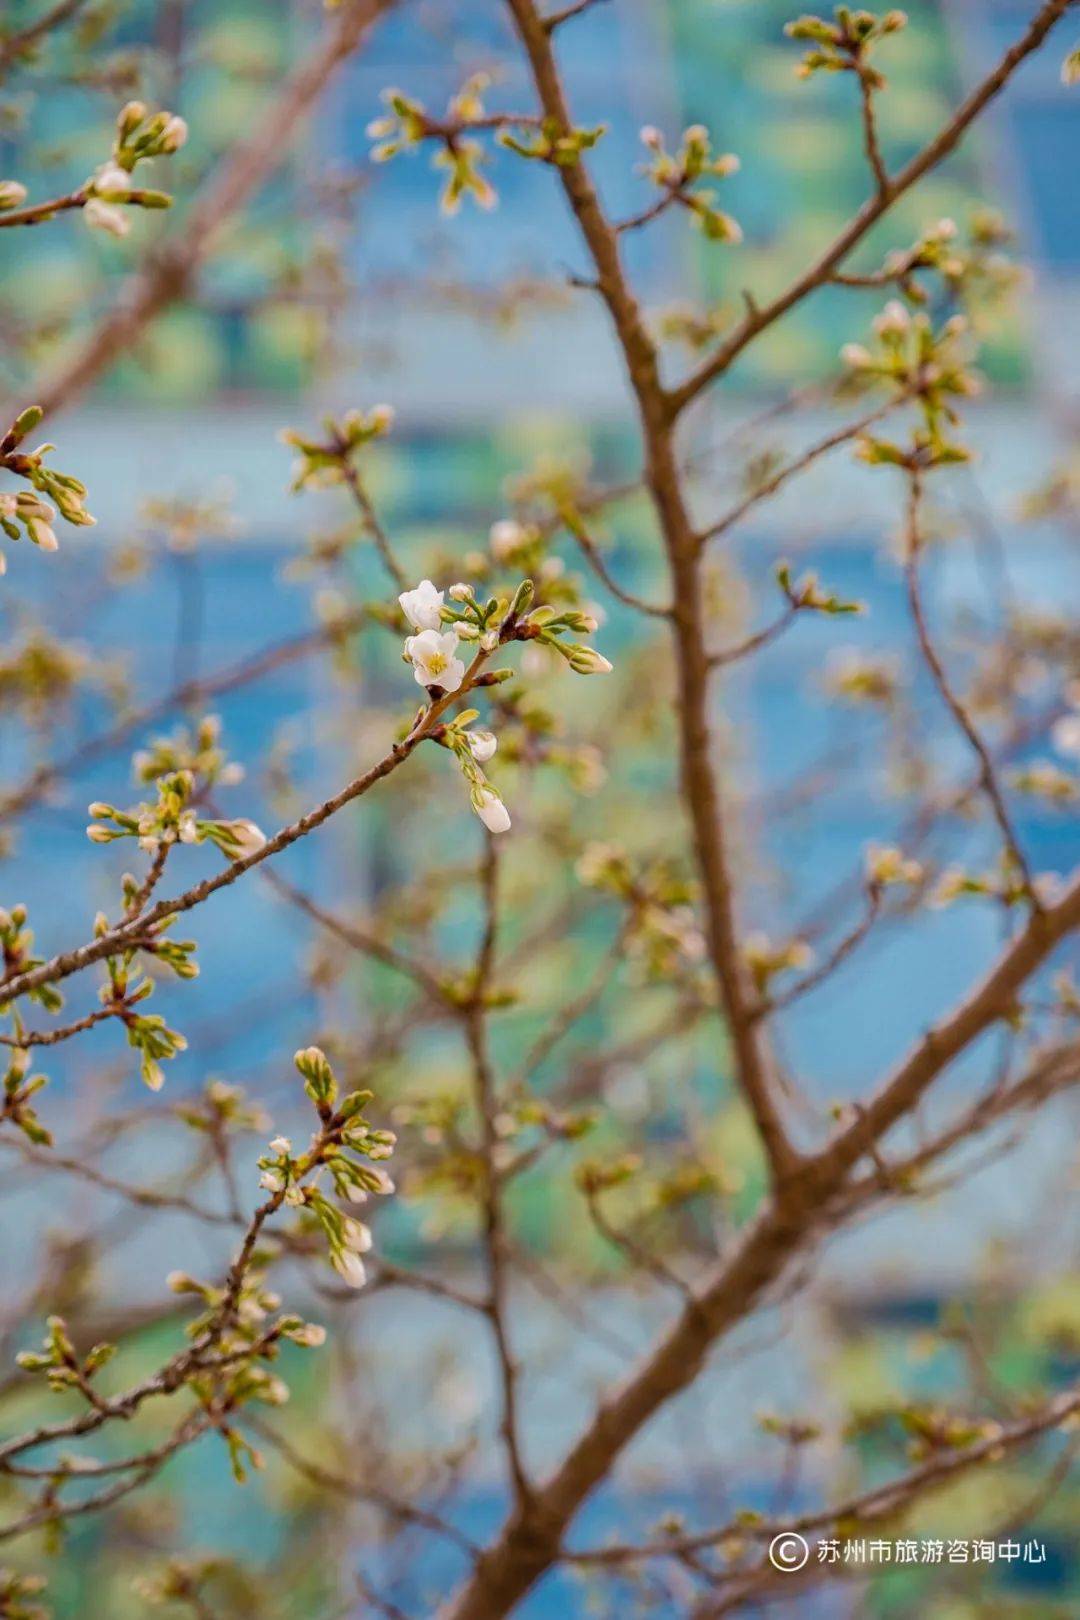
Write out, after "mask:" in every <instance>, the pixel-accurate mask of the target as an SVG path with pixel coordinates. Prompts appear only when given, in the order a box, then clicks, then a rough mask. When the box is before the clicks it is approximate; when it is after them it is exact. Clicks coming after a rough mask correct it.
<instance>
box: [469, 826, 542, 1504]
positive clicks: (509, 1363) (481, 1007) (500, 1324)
mask: <svg viewBox="0 0 1080 1620" xmlns="http://www.w3.org/2000/svg"><path fill="white" fill-rule="evenodd" d="M498 885H499V864H498V855H497V853H496V847H495V840H494V838H493V837H492V835H491V834H490V833H487V832H486V833H485V834H484V858H483V864H482V868H481V892H482V896H483V905H484V928H483V933H482V935H481V939H480V946H479V950H478V952H477V957H476V966H475V970H474V973H473V994H472V998H471V1000H470V1002H469V1004H468V1006H467V1007H466V1008H465V1009H464V1023H465V1038H466V1041H467V1044H468V1048H469V1056H470V1058H471V1060H472V1070H473V1087H474V1092H475V1097H476V1111H477V1114H478V1116H479V1121H480V1137H481V1154H480V1159H481V1165H482V1170H483V1180H482V1199H483V1203H482V1211H483V1223H484V1254H485V1258H486V1262H487V1279H488V1294H487V1315H488V1319H489V1321H490V1323H491V1334H492V1338H493V1340H494V1343H495V1354H496V1359H497V1361H498V1367H499V1378H500V1383H501V1385H502V1417H501V1421H500V1424H499V1432H500V1434H501V1436H502V1440H503V1445H504V1446H505V1449H506V1457H507V1462H508V1463H509V1466H510V1477H511V1480H512V1483H513V1488H514V1499H515V1501H516V1502H517V1503H518V1504H519V1506H521V1505H523V1504H525V1503H527V1502H528V1501H529V1500H531V1497H532V1489H533V1488H532V1483H531V1481H530V1479H529V1477H528V1474H527V1473H526V1471H525V1463H524V1459H523V1457H522V1452H521V1418H520V1412H519V1400H518V1379H519V1368H518V1364H517V1361H516V1359H515V1356H514V1350H513V1346H512V1344H511V1342H510V1333H509V1327H508V1323H507V1280H508V1278H507V1262H508V1260H509V1250H508V1246H507V1237H506V1230H505V1217H504V1211H503V1194H502V1180H501V1178H500V1175H499V1172H498V1152H499V1133H498V1128H497V1124H496V1115H497V1112H498V1098H497V1096H496V1091H495V1075H494V1071H493V1069H492V1064H491V1055H490V1053H489V1050H488V1036H487V1011H486V998H487V995H488V993H489V990H490V987H491V976H492V970H493V968H494V964H495V944H496V939H497V935H498V926H499V887H498Z"/></svg>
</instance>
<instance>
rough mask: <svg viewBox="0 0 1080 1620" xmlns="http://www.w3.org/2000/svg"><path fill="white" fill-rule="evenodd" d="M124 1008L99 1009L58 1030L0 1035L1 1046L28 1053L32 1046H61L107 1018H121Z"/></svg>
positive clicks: (112, 1006)
mask: <svg viewBox="0 0 1080 1620" xmlns="http://www.w3.org/2000/svg"><path fill="white" fill-rule="evenodd" d="M121 1011H122V1008H121V1006H120V1005H119V1004H116V1005H114V1004H112V1003H110V1005H109V1006H108V1007H99V1008H97V1009H96V1010H95V1011H94V1012H92V1013H87V1014H86V1016H85V1018H78V1019H76V1020H75V1022H74V1023H72V1024H62V1025H60V1026H59V1027H58V1028H56V1029H27V1030H24V1031H23V1032H22V1033H21V1034H19V1035H0V1046H11V1047H14V1048H15V1050H16V1051H26V1050H27V1048H29V1047H31V1046H59V1044H60V1042H61V1041H70V1040H71V1038H72V1036H73V1035H81V1034H83V1032H84V1031H85V1030H88V1029H93V1028H94V1025H95V1024H103V1023H104V1022H105V1020H106V1019H107V1018H116V1017H118V1016H119V1014H120V1012H121Z"/></svg>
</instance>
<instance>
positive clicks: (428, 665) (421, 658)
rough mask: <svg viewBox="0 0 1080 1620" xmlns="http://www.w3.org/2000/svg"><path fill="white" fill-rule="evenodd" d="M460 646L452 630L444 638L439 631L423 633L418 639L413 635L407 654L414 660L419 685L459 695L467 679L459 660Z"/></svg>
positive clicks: (407, 642) (406, 650)
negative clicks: (460, 687) (458, 651)
mask: <svg viewBox="0 0 1080 1620" xmlns="http://www.w3.org/2000/svg"><path fill="white" fill-rule="evenodd" d="M457 645H458V638H457V636H456V635H455V634H454V632H453V631H452V630H451V631H449V632H448V633H446V634H445V635H440V634H439V632H438V631H437V630H422V631H421V632H420V634H419V635H418V636H410V637H409V638H408V640H407V641H406V643H405V654H406V657H408V658H410V659H411V660H412V666H413V672H414V674H415V676H416V684H417V685H418V686H440V687H442V689H443V691H444V692H456V691H457V689H458V687H459V686H460V685H461V683H462V681H463V680H464V678H465V665H464V664H463V662H462V661H461V659H460V658H458V657H457Z"/></svg>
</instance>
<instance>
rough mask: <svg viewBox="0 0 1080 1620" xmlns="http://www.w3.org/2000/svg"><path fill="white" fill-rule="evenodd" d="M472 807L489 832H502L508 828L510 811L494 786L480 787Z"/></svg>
mask: <svg viewBox="0 0 1080 1620" xmlns="http://www.w3.org/2000/svg"><path fill="white" fill-rule="evenodd" d="M472 807H473V809H474V810H475V811H476V814H477V815H478V816H479V817H480V820H481V821H482V822H483V823H484V826H485V827H486V828H487V830H488V832H489V833H504V832H508V831H509V829H510V812H509V810H507V808H506V806H505V804H503V802H502V800H501V799H500V798H499V795H498V794H497V793H496V792H495V789H494V788H490V787H483V788H480V789H479V791H478V793H477V796H476V798H474V799H473V801H472Z"/></svg>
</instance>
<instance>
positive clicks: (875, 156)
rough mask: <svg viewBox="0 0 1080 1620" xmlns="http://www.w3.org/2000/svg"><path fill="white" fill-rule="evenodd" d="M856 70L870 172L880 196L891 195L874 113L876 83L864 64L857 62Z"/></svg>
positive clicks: (864, 140) (864, 142)
mask: <svg viewBox="0 0 1080 1620" xmlns="http://www.w3.org/2000/svg"><path fill="white" fill-rule="evenodd" d="M855 71H856V73H857V74H858V75H859V102H860V106H861V109H862V124H863V144H864V146H865V147H866V160H867V162H868V163H869V165H870V172H871V173H872V174H873V176H874V180H875V183H876V185H877V194H878V196H879V197H880V198H885V197H887V196H888V195H889V175H888V171H887V169H886V168H885V160H884V158H883V157H882V155H881V141H880V139H879V137H878V127H877V118H876V116H875V113H874V85H873V81H872V79H871V75H870V73H869V72H867V70H866V69H865V68H864V67H863V66H862V64H861V63H856V66H855Z"/></svg>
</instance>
